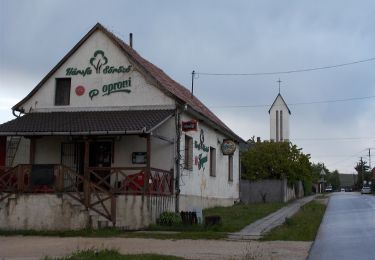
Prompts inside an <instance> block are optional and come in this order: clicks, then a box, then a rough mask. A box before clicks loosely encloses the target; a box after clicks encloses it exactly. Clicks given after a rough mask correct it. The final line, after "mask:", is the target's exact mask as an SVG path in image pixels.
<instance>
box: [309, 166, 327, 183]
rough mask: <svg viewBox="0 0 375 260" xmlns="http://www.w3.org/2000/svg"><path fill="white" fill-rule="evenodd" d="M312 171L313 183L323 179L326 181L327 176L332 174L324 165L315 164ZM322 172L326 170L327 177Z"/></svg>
mask: <svg viewBox="0 0 375 260" xmlns="http://www.w3.org/2000/svg"><path fill="white" fill-rule="evenodd" d="M311 169H312V181H313V182H318V181H319V180H321V179H325V177H326V175H329V174H330V171H329V170H328V169H327V168H326V167H325V165H324V163H321V162H319V163H313V164H311ZM322 170H324V172H325V174H326V175H322V174H321V173H322Z"/></svg>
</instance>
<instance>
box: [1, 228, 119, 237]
mask: <svg viewBox="0 0 375 260" xmlns="http://www.w3.org/2000/svg"><path fill="white" fill-rule="evenodd" d="M122 234H124V231H122V230H120V229H116V228H103V229H80V230H63V231H50V230H3V229H0V236H14V235H22V236H57V237H114V236H121V235H122Z"/></svg>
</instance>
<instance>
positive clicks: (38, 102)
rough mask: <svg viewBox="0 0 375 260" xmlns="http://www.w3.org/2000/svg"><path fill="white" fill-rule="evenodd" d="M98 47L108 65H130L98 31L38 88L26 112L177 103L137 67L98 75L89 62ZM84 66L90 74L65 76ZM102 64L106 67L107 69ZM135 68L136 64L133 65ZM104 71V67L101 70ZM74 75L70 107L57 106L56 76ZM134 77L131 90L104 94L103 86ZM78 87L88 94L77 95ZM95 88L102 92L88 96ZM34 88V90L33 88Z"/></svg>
mask: <svg viewBox="0 0 375 260" xmlns="http://www.w3.org/2000/svg"><path fill="white" fill-rule="evenodd" d="M96 50H102V51H104V54H105V56H106V57H107V59H108V63H107V64H106V65H104V67H105V66H107V65H108V66H115V67H119V66H123V67H125V68H127V67H128V66H129V65H131V64H130V62H129V60H128V59H127V58H126V56H125V54H124V53H123V52H122V50H120V49H119V48H118V47H117V46H115V45H114V44H113V43H112V41H110V40H109V39H108V37H107V36H106V35H105V34H104V33H102V32H100V31H97V32H95V33H94V34H93V35H92V36H91V37H90V38H89V39H88V40H87V41H86V42H85V43H84V44H83V45H82V46H81V47H80V48H79V49H78V50H77V51H76V52H75V53H74V54H73V55H72V56H71V57H70V58H69V59H68V60H67V61H66V62H65V63H64V64H63V65H62V66H61V67H60V68H59V69H58V70H57V71H56V72H55V73H54V74H53V75H52V76H51V77H50V78H49V79H48V80H47V81H46V82H45V84H44V85H43V86H42V87H41V88H40V89H39V91H38V92H37V93H36V94H35V95H34V96H33V97H32V98H31V99H29V100H28V101H27V102H26V103H25V104H24V105H23V107H24V109H25V112H29V111H30V109H32V110H33V111H50V110H52V109H54V110H63V111H69V110H83V109H85V110H88V109H89V110H90V109H91V110H95V109H96V110H97V109H98V108H99V109H103V108H105V107H109V108H113V107H119V106H121V109H124V107H130V106H142V107H144V106H174V104H175V102H174V100H173V99H171V98H170V97H168V96H166V95H165V94H164V93H162V92H161V91H160V90H159V89H157V88H156V87H154V86H152V85H150V84H149V82H147V81H146V80H145V78H144V77H143V76H142V75H141V74H140V73H139V72H138V71H136V70H134V69H133V70H132V71H131V72H128V73H114V74H103V72H101V73H100V74H96V72H95V69H94V68H93V67H92V66H91V64H90V59H91V58H92V57H93V55H94V53H95V51H96ZM71 67H74V68H78V69H85V68H87V67H89V68H91V69H92V74H91V75H86V76H84V77H83V76H82V75H75V76H70V75H68V76H67V75H66V70H67V68H71ZM104 67H103V68H104ZM133 68H134V67H133ZM102 71H103V69H102ZM64 77H71V80H72V84H71V93H70V105H69V106H55V105H54V102H55V79H56V78H64ZM129 77H130V78H131V87H130V88H128V89H129V90H131V92H130V93H124V92H118V93H112V94H111V95H109V96H102V94H103V93H102V87H103V85H107V84H110V83H116V82H120V81H124V80H128V79H129ZM77 86H84V87H85V93H84V95H82V96H78V95H77V94H76V93H75V89H76V87H77ZM93 89H98V90H99V92H100V93H99V95H98V96H96V97H93V99H92V100H91V99H90V97H89V91H90V90H93ZM30 90H31V89H30Z"/></svg>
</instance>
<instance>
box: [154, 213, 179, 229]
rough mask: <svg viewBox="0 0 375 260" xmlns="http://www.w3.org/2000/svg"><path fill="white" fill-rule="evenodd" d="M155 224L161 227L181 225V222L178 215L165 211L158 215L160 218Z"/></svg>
mask: <svg viewBox="0 0 375 260" xmlns="http://www.w3.org/2000/svg"><path fill="white" fill-rule="evenodd" d="M157 222H158V224H159V225H161V226H174V225H179V224H181V222H182V220H181V216H180V214H178V213H175V212H169V211H165V212H163V213H161V214H160V217H159V219H158V221H157Z"/></svg>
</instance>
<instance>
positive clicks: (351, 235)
mask: <svg viewBox="0 0 375 260" xmlns="http://www.w3.org/2000/svg"><path fill="white" fill-rule="evenodd" d="M316 259H319V260H325V259H327V260H328V259H329V260H332V259H340V260H344V259H359V260H361V259H375V196H371V195H361V194H360V193H354V192H353V193H346V192H340V193H334V194H332V196H331V199H330V201H329V204H328V208H327V210H326V213H325V215H324V219H323V222H322V224H321V226H320V229H319V232H318V235H317V238H316V240H315V242H314V244H313V246H312V248H311V251H310V255H309V257H308V260H316Z"/></svg>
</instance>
